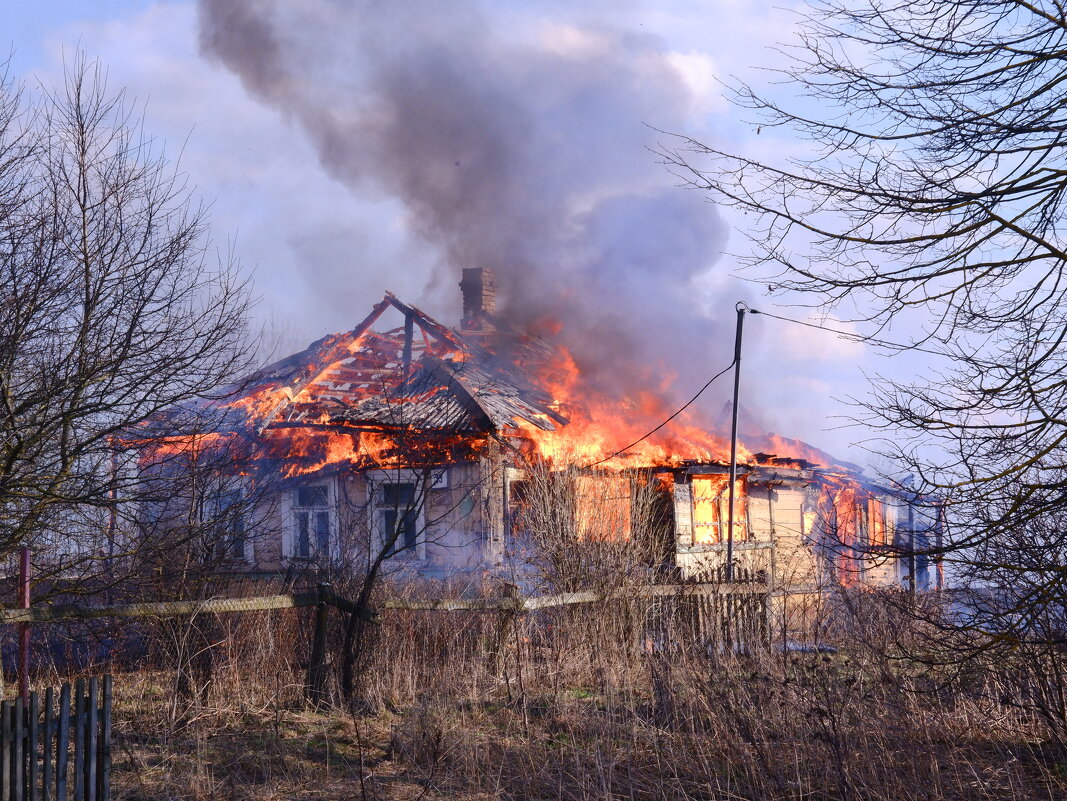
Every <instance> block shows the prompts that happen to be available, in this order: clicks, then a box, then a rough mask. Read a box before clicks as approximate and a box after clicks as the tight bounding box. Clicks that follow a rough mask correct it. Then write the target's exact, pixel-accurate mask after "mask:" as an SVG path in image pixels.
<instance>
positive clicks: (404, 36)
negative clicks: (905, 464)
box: [0, 0, 909, 463]
mask: <svg viewBox="0 0 1067 801" xmlns="http://www.w3.org/2000/svg"><path fill="white" fill-rule="evenodd" d="M0 2H2V7H3V19H4V21H5V26H4V27H3V28H2V29H0V44H7V45H8V46H9V48H10V51H11V57H10V61H9V65H8V71H9V75H10V76H11V77H14V78H15V79H17V80H20V81H22V82H24V83H25V84H26V85H27V87H29V88H30V89H31V90H32V89H35V88H37V87H45V88H49V87H55V86H57V85H59V84H60V83H61V81H62V75H63V69H64V67H63V65H64V62H65V61H67V62H69V61H70V60H71V59H72V57H73V56H74V55H75V54H77V53H78V52H79V51H84V53H85V54H86V55H87V56H88V57H90V58H98V59H99V60H100V62H101V64H102V66H103V67H104V68H105V69H106V71H107V77H108V85H109V88H110V89H112V90H115V91H117V90H120V89H121V90H124V91H125V93H126V98H127V100H128V101H129V102H130V103H131V104H132V105H133V106H134V107H135V108H136V109H137V111H138V113H139V114H140V115H141V116H142V117H143V120H144V128H145V130H146V131H147V132H149V133H150V134H152V135H153V136H154V137H158V139H159V141H160V142H162V143H165V147H166V151H167V154H168V156H169V158H170V159H171V160H173V161H176V162H177V163H178V164H179V166H180V168H181V169H182V170H183V171H184V173H185V174H186V175H187V176H188V180H189V182H190V183H191V184H192V185H193V186H194V187H195V191H196V192H197V193H198V194H199V195H200V196H201V197H203V198H204V199H205V200H206V201H207V202H208V203H209V204H210V207H211V219H212V230H213V236H214V238H215V243H216V246H217V247H219V248H221V249H223V250H224V251H226V252H230V251H232V252H233V253H234V254H235V255H236V256H237V257H238V258H239V259H240V261H241V263H242V264H243V265H244V268H245V269H246V270H248V271H249V273H250V274H251V276H252V281H253V285H254V289H255V292H256V294H257V295H258V296H259V297H260V298H261V300H260V302H259V304H258V306H257V314H258V315H259V316H260V320H259V322H261V323H262V324H263V326H264V327H265V329H266V331H267V335H266V336H267V338H268V340H269V348H270V349H272V350H273V351H274V352H275V354H276V355H278V356H281V355H284V354H286V353H289V352H293V351H295V350H297V349H300V348H302V347H304V346H305V345H306V344H307V343H308V342H310V341H312V340H314V339H317V338H319V337H321V336H322V335H324V334H326V333H329V332H333V331H340V330H347V329H349V328H351V327H352V326H354V325H355V324H356V323H357V322H358V321H359V320H360V319H362V318H363V317H364V316H365V314H366V312H367V310H368V309H369V307H370V305H371V304H372V303H374V302H376V301H377V300H378V299H380V298H381V296H382V294H383V293H384V292H385V291H386V290H390V291H393V292H395V293H396V294H397V295H398V296H399V297H400V298H401V299H404V300H406V301H407V302H410V303H413V304H414V305H417V306H419V307H421V308H423V309H424V310H425V311H427V312H428V313H429V314H431V315H433V316H435V317H437V318H438V319H440V320H441V321H442V322H445V323H449V324H454V323H455V322H456V321H457V320H458V316H459V310H460V302H459V293H458V289H457V287H456V282H458V280H459V270H460V268H461V267H463V266H479V264H484V263H486V262H493V263H494V264H495V268H496V269H498V270H503V271H504V272H505V273H506V280H505V283H508V282H510V283H508V286H510V287H511V290H510V293H511V299H510V301H508V300H507V299H505V305H506V306H507V307H508V308H509V309H510V310H511V311H512V313H513V314H514V315H516V316H517V317H520V318H521V317H523V316H524V315H525V316H526V317H528V318H529V319H522V320H520V321H521V322H522V323H524V324H526V323H528V324H530V325H532V326H536V325H538V324H540V323H541V322H543V321H542V320H541V317H542V316H543V315H542V313H545V314H548V313H552V314H558V315H561V316H563V317H564V318H565V319H566V320H567V325H569V326H570V327H571V329H572V332H573V334H572V338H573V341H574V342H575V347H576V348H577V349H578V350H579V351H580V353H579V357H580V358H583V357H584V358H587V359H588V360H590V363H592V362H594V361H595V363H596V364H598V365H601V369H602V370H603V372H604V386H605V387H606V388H607V389H608V390H609V391H615V390H617V389H619V381H620V379H619V376H625V375H628V374H630V373H631V372H632V370H631V368H632V366H633V365H634V364H635V363H638V362H639V363H640V364H642V365H645V366H648V365H652V369H653V371H654V372H655V371H660V372H662V373H663V376H662V378H663V380H664V381H666V382H672V386H673V387H674V390H673V391H674V392H675V394H676V395H677V396H678V397H687V396H688V395H690V394H692V392H693V391H695V390H696V389H697V388H699V387H700V386H701V385H702V384H703V383H704V381H706V380H707V378H708V377H710V375H712V374H713V373H715V372H717V371H718V370H719V369H721V368H722V367H723V366H725V364H727V363H728V362H729V359H730V356H731V351H732V345H733V325H734V319H735V315H734V311H733V310H734V305H735V303H737V302H738V301H744V302H746V303H748V304H750V305H751V306H753V307H756V308H764V309H766V310H768V311H776V312H777V313H779V314H783V315H785V316H789V317H796V318H803V319H811V320H814V319H822V318H821V317H818V316H817V314H816V313H815V312H812V311H810V310H808V309H804V308H797V307H790V306H788V305H781V304H782V303H783V302H785V303H789V302H790V301H791V300H797V301H798V302H806V303H811V299H805V300H800V299H790V298H782V297H780V295H775V296H774V297H769V296H768V295H767V294H766V291H765V289H764V288H762V287H761V286H760V285H757V284H755V283H753V282H751V281H748V280H746V279H745V277H744V275H743V274H741V273H742V271H741V270H740V269H739V267H738V261H737V258H736V255H737V254H740V255H743V254H744V252H745V251H746V249H747V245H746V242H745V239H744V226H745V220H744V219H743V218H736V219H735V217H734V216H732V215H731V213H730V212H729V211H727V210H724V209H721V208H719V207H717V206H716V205H715V203H714V202H713V200H712V199H710V198H708V197H705V196H703V195H702V194H701V193H699V192H698V191H695V190H693V189H687V188H684V187H682V186H681V185H680V184H681V181H680V180H679V178H678V177H676V176H674V175H671V174H670V173H669V172H668V171H667V170H666V168H665V167H664V166H663V165H662V164H660V163H659V159H658V157H657V156H656V155H655V153H654V149H655V147H656V146H657V144H662V143H663V142H664V141H667V142H669V141H670V138H669V136H667V135H666V134H665V133H661V132H677V133H682V134H686V135H691V136H694V137H695V138H697V139H699V140H701V141H705V142H710V143H714V144H716V145H720V146H725V147H726V148H727V149H731V150H735V151H737V152H740V153H745V154H749V155H754V156H757V157H758V156H759V155H760V154H766V153H771V152H774V153H782V152H789V151H790V150H791V149H795V148H799V147H801V145H799V144H798V143H796V142H792V141H789V140H788V139H777V138H775V134H772V133H770V132H767V131H764V132H763V133H762V134H761V135H759V136H757V135H756V133H755V131H754V130H753V129H752V127H751V126H750V125H748V124H747V123H746V122H745V120H744V118H743V114H742V113H741V112H739V111H738V110H737V109H735V108H733V107H732V106H731V105H730V104H729V103H728V102H727V101H726V100H725V99H724V98H723V96H722V95H723V90H722V87H721V85H720V81H724V80H726V81H728V80H730V79H731V76H736V77H737V78H740V79H742V80H746V81H748V82H750V83H753V84H755V85H757V86H760V85H766V84H767V82H768V81H770V80H771V78H770V75H769V74H768V73H767V72H765V71H764V70H763V69H761V68H763V67H767V66H780V65H782V64H783V63H785V62H784V59H785V56H783V55H782V53H781V52H780V51H779V50H778V49H777V47H776V46H777V45H779V44H780V43H785V42H788V41H789V40H790V38H791V37H792V35H793V31H794V26H795V24H796V21H797V17H796V13H795V12H796V10H797V9H798V8H799V7H800V4H799V3H784V4H783V3H781V2H777V3H774V4H773V5H772V4H771V3H768V2H762V0H752V2H745V1H744V0H703V2H696V1H695V0H693V1H687V0H668V1H667V2H654V3H653V2H649V3H642V2H629V1H628V0H618V1H617V2H610V3H608V2H599V1H598V0H593V1H592V2H584V3H581V4H573V3H563V2H546V1H542V2H493V3H484V4H480V3H476V2H466V1H465V0H457V2H450V3H429V2H412V3H410V4H380V3H369V4H365V3H359V2H351V3H342V2H339V0H308V2H306V3H300V4H279V3H272V2H264V3H248V4H247V6H246V4H245V3H243V2H237V1H236V0H235V2H232V3H231V2H226V3H222V2H217V3H216V2H210V0H205V2H204V3H203V4H202V5H201V6H198V5H197V3H193V2H136V1H133V0H125V1H124V2H75V1H74V0H51V1H50V2H47V3H40V4H31V3H25V2H14V0H0ZM576 5H577V6H578V7H576ZM383 8H385V9H387V10H385V11H383V10H382V9H383ZM397 9H403V11H398V10H397ZM242 15H243V16H242ZM487 154H488V155H487ZM491 266H493V265H491ZM827 324H828V325H831V326H837V327H841V328H848V329H849V330H852V329H851V328H849V324H848V323H838V322H835V321H834V320H833V319H832V318H831V319H829V320H828V321H827ZM907 369H909V365H908V364H906V363H905V362H904V361H903V360H902V359H901V358H900V357H898V358H897V359H896V361H893V360H887V359H886V358H884V357H883V356H881V355H879V354H877V353H875V352H873V351H872V349H870V348H868V347H865V346H864V345H862V344H859V343H856V342H854V341H849V340H844V339H841V338H839V337H836V336H834V335H832V334H828V333H825V332H820V331H816V330H813V329H810V328H803V327H799V326H794V325H789V324H787V323H781V322H778V321H774V320H771V319H768V318H760V317H750V318H749V319H748V322H747V324H746V332H745V350H744V360H743V378H742V406H743V407H744V409H745V410H746V412H748V413H749V414H750V415H751V416H752V417H753V418H754V419H755V420H756V421H757V422H758V425H759V426H760V427H762V428H763V429H765V430H766V431H772V432H774V433H777V434H779V435H782V436H787V437H795V438H799V439H803V440H805V441H807V442H810V443H812V444H814V445H816V446H818V447H821V448H823V449H825V450H828V451H830V452H832V453H835V454H836V455H838V456H839V457H840V458H844V459H849V460H851V461H854V462H859V463H867V462H868V461H869V459H868V457H867V456H866V454H865V453H864V451H863V450H862V448H860V447H859V446H858V445H857V443H858V442H861V441H863V440H866V439H868V438H869V437H870V432H868V431H865V430H864V429H862V428H855V427H844V426H843V423H844V419H843V418H844V417H846V416H847V415H848V414H849V413H850V412H849V408H850V407H849V406H848V404H847V402H846V401H847V399H849V398H854V397H862V396H864V395H865V394H866V392H867V387H868V383H867V381H868V377H870V376H874V375H878V374H882V373H887V374H897V375H899V374H902V373H905V372H906V370H907ZM642 375H643V376H644V377H643V378H642V380H652V379H651V378H650V377H649V376H648V375H647V374H646V373H642ZM725 389H728V387H726V386H725V385H724V387H723V390H725ZM619 391H622V390H619ZM721 401H722V394H721V391H720V394H718V395H715V396H713V397H710V398H709V401H708V403H709V404H715V403H719V404H721Z"/></svg>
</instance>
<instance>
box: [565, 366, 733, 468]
mask: <svg viewBox="0 0 1067 801" xmlns="http://www.w3.org/2000/svg"><path fill="white" fill-rule="evenodd" d="M734 364H736V360H734V361H732V362H730V363H729V364H728V365H726V366H725V367H724V368H723V369H722V370H720V371H719V372H717V373H716V374H715V375H713V376H712V377H711V378H709V379H708V383H706V384H705V385H704V386H702V387H701V388H700V389H699V390H697V394H696V395H694V396H693V397H691V398H690V399H689V400H688V401H686V403H685V405H684V406H682V408H680V409H679V410H678V411H676V412H675V413H674V414H672V415H671V416H670V417H668V418H667V419H666V420H664V421H663V422H662V423H660V424H659V425H658V426H656V427H655V428H653V429H652V430H651V431H649V432H648V433H647V434H645V435H644V436H643V437H640V438H638V439H635V440H634V441H633V442H631V443H630V444H629V445H627V446H626V447H625V448H619V450H617V451H615V453H613V454H611V455H610V456H605V457H604V458H603V459H601V460H600V461H599V462H593V463H592V464H587V465H586V466H585V467H584V468H583V469H584V470H588V469H589V468H591V467H596V466H597V465H600V464H604V462H607V461H610V460H611V459H614V458H615V457H616V456H618V455H619V454H622V453H626V451H628V450H630V448H632V447H633V446H634V445H638V444H640V443H642V442H644V441H645V440H646V439H648V438H649V437H651V436H652V435H653V434H655V433H656V432H657V431H659V430H660V429H661V428H663V427H664V426H665V425H667V423H669V422H670V421H671V420H673V419H674V418H675V417H677V416H678V415H680V414H681V413H682V412H684V411H685V410H686V409H688V408H689V407H690V406H692V405H693V403H695V402H696V399H697V398H699V397H700V396H701V395H703V394H704V390H706V389H707V388H708V387H710V386H711V385H712V384H714V383H715V381H716V380H717V379H719V378H721V377H722V376H724V375H725V374H726V373H727V372H728V371H729V370H730V368H731V367H733V366H734Z"/></svg>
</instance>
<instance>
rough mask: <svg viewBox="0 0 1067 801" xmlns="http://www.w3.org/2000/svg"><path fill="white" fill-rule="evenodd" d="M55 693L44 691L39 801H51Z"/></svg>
mask: <svg viewBox="0 0 1067 801" xmlns="http://www.w3.org/2000/svg"><path fill="white" fill-rule="evenodd" d="M54 702H55V691H54V690H53V689H52V688H51V687H48V688H47V689H46V690H45V691H44V731H43V732H42V733H41V801H52V798H53V795H52V789H53V787H52V782H53V780H54V776H53V771H52V739H53V735H54V734H55V726H56V721H55V716H54V713H53V711H52V707H53V704H54Z"/></svg>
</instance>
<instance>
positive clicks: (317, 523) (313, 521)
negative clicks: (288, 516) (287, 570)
mask: <svg viewBox="0 0 1067 801" xmlns="http://www.w3.org/2000/svg"><path fill="white" fill-rule="evenodd" d="M294 495H295V497H294V498H293V524H294V528H295V530H294V532H293V535H294V538H293V542H294V548H293V556H295V557H297V558H298V559H310V558H312V557H313V556H327V557H328V556H329V555H330V543H331V542H332V540H333V509H332V507H331V505H330V488H329V486H328V485H326V484H309V485H307V486H303V487H298V488H297V489H296V492H295V493H294Z"/></svg>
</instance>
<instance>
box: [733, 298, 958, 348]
mask: <svg viewBox="0 0 1067 801" xmlns="http://www.w3.org/2000/svg"><path fill="white" fill-rule="evenodd" d="M748 312H749V314H762V315H763V316H764V317H773V318H774V319H775V320H782V321H783V322H786V323H795V324H796V325H803V326H806V327H808V328H817V329H818V330H820V331H829V332H830V333H831V334H837V335H838V336H842V337H846V338H847V339H852V340H855V341H856V342H865V343H870V344H872V345H879V346H881V347H883V348H890V349H892V350H917V351H919V352H920V353H929V354H931V355H933V356H946V355H947V354H946V353H945V352H944V351H939V350H931V349H930V348H924V347H921V346H920V345H905V344H902V343H900V342H890V341H889V340H887V339H876V338H874V337H867V336H864V335H863V334H854V333H852V332H851V331H842V330H841V329H839V328H830V327H828V326H825V325H819V324H818V323H809V322H807V321H806V320H795V319H793V318H792V317H782V316H781V315H779V314H771V313H770V312H765V311H760V310H759V309H752V308H750V309H749V310H748Z"/></svg>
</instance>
